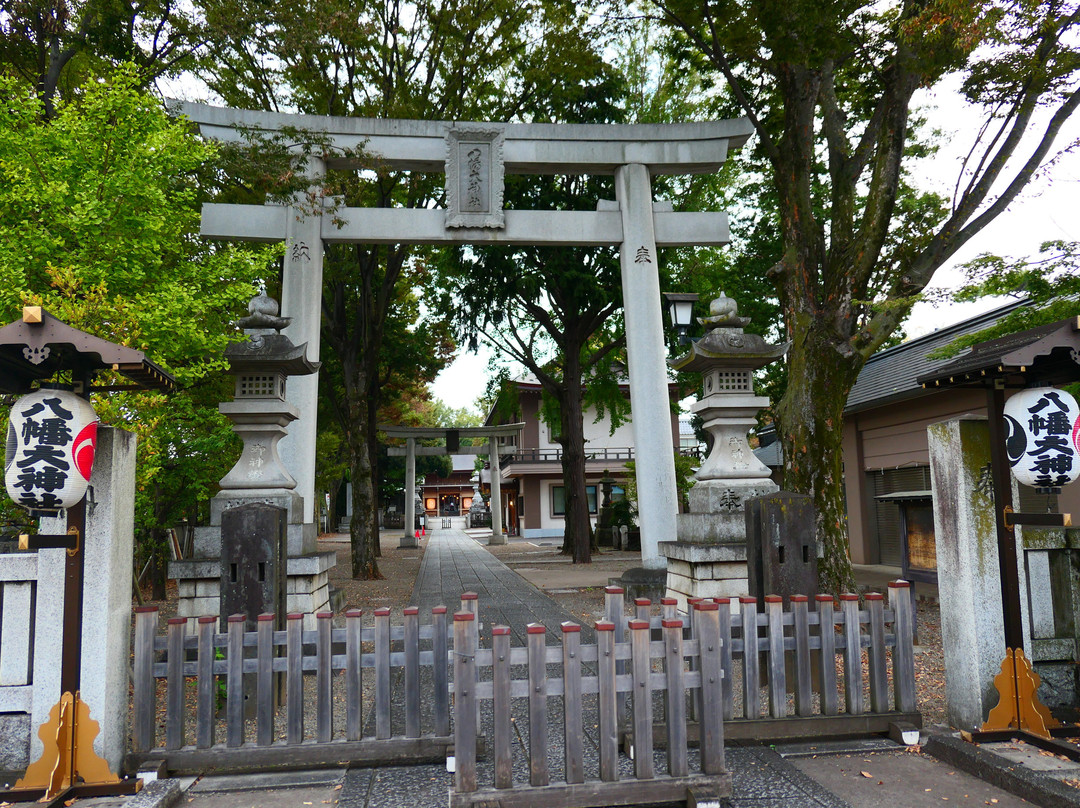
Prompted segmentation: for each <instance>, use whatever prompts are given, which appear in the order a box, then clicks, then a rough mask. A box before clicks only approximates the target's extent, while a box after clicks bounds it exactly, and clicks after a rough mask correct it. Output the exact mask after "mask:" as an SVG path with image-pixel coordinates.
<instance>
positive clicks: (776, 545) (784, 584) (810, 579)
mask: <svg viewBox="0 0 1080 808" xmlns="http://www.w3.org/2000/svg"><path fill="white" fill-rule="evenodd" d="M745 507H746V559H747V578H748V586H749V589H750V594H751V595H752V596H753V597H756V598H757V599H758V600H759V601H760V600H761V599H762V598H763V597H765V596H766V595H780V596H782V597H784V598H789V597H791V596H792V595H806V596H807V597H809V598H811V599H813V597H814V595H816V594H817V593H818V569H817V563H818V562H817V539H816V538H815V536H814V505H813V500H811V498H810V497H808V496H806V495H804V494H792V493H790V492H788V491H778V492H776V493H775V494H767V495H765V496H762V497H752V498H750V499H748V500H746V504H745Z"/></svg>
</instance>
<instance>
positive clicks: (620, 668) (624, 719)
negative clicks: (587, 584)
mask: <svg viewBox="0 0 1080 808" xmlns="http://www.w3.org/2000/svg"><path fill="white" fill-rule="evenodd" d="M625 594H626V592H625V590H624V589H623V588H622V587H621V586H608V587H605V588H604V620H606V621H608V622H610V623H611V624H612V625H613V626H615V637H614V643H615V645H619V644H621V643H624V642H626V604H625V601H624V597H625ZM612 653H614V652H612ZM625 673H626V662H625V661H624V660H617V661H616V662H615V675H616V676H622V675H623V674H625ZM615 705H616V710H617V712H618V720H619V726H620V727H625V726H627V724H628V723H629V711H628V708H627V699H626V697H625V696H623V697H619V696H618V695H616V697H615Z"/></svg>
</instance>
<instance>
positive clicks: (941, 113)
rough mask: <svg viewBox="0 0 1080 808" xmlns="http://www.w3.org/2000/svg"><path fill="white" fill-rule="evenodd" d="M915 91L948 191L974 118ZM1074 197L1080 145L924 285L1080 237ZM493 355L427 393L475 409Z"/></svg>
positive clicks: (934, 164) (1079, 182)
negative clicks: (973, 263)
mask: <svg viewBox="0 0 1080 808" xmlns="http://www.w3.org/2000/svg"><path fill="white" fill-rule="evenodd" d="M920 93H921V94H920V96H919V97H918V98H917V103H918V104H919V105H920V106H922V107H923V108H924V110H925V113H926V115H927V119H928V122H929V123H930V124H931V125H933V126H936V127H938V128H939V129H940V131H941V144H942V145H941V146H940V148H939V151H938V153H937V154H936V155H935V156H933V157H932V158H929V159H927V160H924V161H923V164H922V165H921V166H920V167H919V169H918V171H917V172H916V176H917V177H918V182H919V184H920V187H923V188H925V189H928V190H937V191H939V192H941V193H943V194H945V195H946V196H951V191H952V184H953V183H954V182H955V181H956V177H957V175H958V173H959V171H960V166H961V161H962V159H963V157H964V154H965V152H966V150H967V149H968V148H969V147H970V144H971V141H972V138H973V136H974V133H973V132H972V131H971V130H970V126H971V122H972V121H977V120H978V118H977V117H975V114H976V113H973V111H972V110H971V109H969V108H967V107H966V105H965V103H964V101H963V99H961V98H960V96H959V95H958V94H957V92H956V90H955V86H944V87H942V88H939V89H936V90H934V91H920ZM1077 140H1080V121H1075V120H1074V121H1072V122H1071V123H1070V124H1069V125H1068V126H1067V127H1066V128H1065V129H1063V131H1062V133H1061V134H1060V135H1059V136H1058V139H1057V141H1056V144H1055V145H1056V146H1057V147H1059V148H1060V147H1064V146H1065V145H1066V144H1068V143H1069V142H1075V141H1077ZM1078 198H1080V149H1078V150H1077V152H1074V153H1071V154H1067V155H1065V156H1064V157H1062V158H1061V159H1060V160H1059V161H1058V162H1057V163H1056V164H1055V165H1054V167H1053V169H1052V170H1051V171H1049V172H1047V173H1046V175H1045V176H1041V177H1040V178H1038V179H1037V180H1036V181H1034V182H1033V183H1031V184H1030V185H1029V187H1028V188H1027V189H1025V190H1024V192H1023V193H1022V194H1021V195H1020V197H1019V198H1018V199H1017V200H1016V201H1014V202H1013V204H1012V205H1011V206H1010V207H1009V208H1008V209H1007V210H1006V211H1005V212H1004V213H1002V214H1001V215H1000V216H999V217H998V218H997V219H995V220H994V221H993V222H992V223H991V224H990V225H989V226H988V227H986V228H985V229H984V230H983V231H982V232H981V233H979V234H978V235H977V236H975V237H974V238H973V239H972V240H971V241H970V242H968V243H967V244H966V245H965V246H964V247H963V248H962V249H961V250H960V251H958V253H957V254H956V256H955V257H954V258H953V259H952V260H951V261H950V262H949V263H948V264H947V265H945V266H943V267H942V268H941V269H939V270H938V272H937V273H936V274H935V276H934V280H933V281H932V282H931V284H930V286H929V287H928V290H936V289H950V288H953V287H955V286H956V285H958V284H959V283H960V282H961V281H962V280H963V273H962V272H961V271H960V270H959V265H960V264H962V263H964V262H966V261H970V260H972V259H973V258H976V257H977V256H979V255H981V254H982V253H993V254H997V255H1002V256H1007V257H1011V258H1022V257H1025V256H1032V255H1035V254H1036V253H1037V252H1038V249H1039V246H1040V245H1041V244H1042V243H1043V242H1045V241H1051V240H1055V239H1062V240H1065V241H1080V216H1078V215H1077V213H1078V207H1080V206H1078ZM1005 302H1007V301H1005V300H1003V299H1001V298H987V299H984V300H980V301H976V302H973V303H965V304H957V303H950V304H939V305H933V304H930V303H918V304H916V305H915V307H914V308H913V310H912V313H911V316H910V317H909V318H908V320H907V323H906V324H905V330H906V332H907V336H908V337H909V338H914V337H919V336H923V335H924V334H928V333H930V332H932V331H934V330H935V329H937V328H943V327H946V326H949V325H952V324H954V323H957V322H960V321H961V320H964V319H967V318H969V317H974V316H975V315H977V314H981V313H982V312H984V311H988V310H990V309H993V308H996V307H997V306H1000V305H1003V304H1004V303H1005ZM493 360H494V357H493V355H492V354H491V353H490V352H483V351H482V352H481V353H478V354H466V353H462V354H460V355H459V356H458V358H457V359H456V360H455V361H454V362H453V363H451V364H450V365H449V366H448V367H447V368H446V369H445V370H443V372H442V373H440V374H439V375H438V377H436V379H435V381H434V383H433V384H432V394H433V395H434V396H436V397H437V398H440V399H442V400H443V401H444V402H445V403H446V404H448V405H449V406H451V407H453V408H463V407H468V408H474V407H473V405H474V403H475V401H476V398H477V397H478V396H479V395H481V394H482V393H483V392H484V387H485V383H486V379H487V377H488V376H489V375H491V373H492V372H493V365H492V363H493Z"/></svg>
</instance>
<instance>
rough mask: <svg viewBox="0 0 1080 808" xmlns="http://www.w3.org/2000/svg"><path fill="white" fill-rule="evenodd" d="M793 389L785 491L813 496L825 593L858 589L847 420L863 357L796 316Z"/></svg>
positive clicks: (787, 401)
mask: <svg viewBox="0 0 1080 808" xmlns="http://www.w3.org/2000/svg"><path fill="white" fill-rule="evenodd" d="M791 318H792V319H791V321H790V322H789V333H790V334H791V335H793V336H794V337H795V342H794V343H793V344H792V346H791V349H790V351H789V352H788V357H787V358H788V385H787V391H786V392H785V394H784V397H783V398H782V399H781V400H780V403H779V404H778V405H777V407H776V412H777V416H778V418H779V421H780V438H781V440H782V442H783V447H784V457H785V461H786V462H785V465H786V471H785V477H784V488H785V489H788V490H791V491H797V492H799V493H801V494H808V495H810V496H811V497H812V498H813V502H814V508H815V510H816V519H817V524H816V527H817V537H818V541H819V542H822V543H823V544H824V556H823V558H822V559H821V561H820V562H819V564H818V572H819V576H820V581H821V587H822V590H823V591H825V592H832V593H842V592H850V591H852V590H853V589H854V585H855V582H854V578H853V576H852V571H851V557H850V554H849V547H848V535H847V517H846V515H845V506H844V476H843V467H844V463H843V434H844V433H843V418H844V404H845V403H846V402H847V394H848V392H849V391H850V390H851V386H852V385H853V384H854V383H855V378H856V377H857V376H858V374H859V370H860V369H861V368H862V365H863V359H862V357H861V355H859V354H858V353H857V352H855V351H853V350H851V349H850V348H846V346H847V342H846V341H845V340H843V339H842V338H837V337H835V336H834V335H833V334H831V333H830V329H829V328H828V327H827V325H825V324H823V323H821V322H820V321H814V319H813V318H812V316H811V315H810V314H807V313H805V312H799V313H796V314H794V315H791Z"/></svg>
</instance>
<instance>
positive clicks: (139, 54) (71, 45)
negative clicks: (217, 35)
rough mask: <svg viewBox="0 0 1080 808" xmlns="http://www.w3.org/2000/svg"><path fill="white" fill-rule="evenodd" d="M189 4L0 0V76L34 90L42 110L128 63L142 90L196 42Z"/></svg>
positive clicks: (169, 71) (173, 69)
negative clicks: (95, 75)
mask: <svg viewBox="0 0 1080 808" xmlns="http://www.w3.org/2000/svg"><path fill="white" fill-rule="evenodd" d="M191 12H192V9H191V6H190V5H189V4H186V3H173V2H170V0H139V1H138V2H122V0H0V75H5V76H8V77H10V78H15V79H18V80H19V81H20V82H21V83H22V84H23V85H24V86H29V87H33V88H35V92H36V93H37V96H38V100H39V101H41V108H40V113H41V114H43V115H44V116H45V117H48V118H51V117H52V116H53V115H54V113H55V104H56V101H57V100H58V98H59V99H63V100H68V101H70V100H72V99H74V98H75V97H76V96H77V95H78V93H79V90H80V87H81V86H82V85H83V84H84V83H85V82H86V81H87V79H88V77H90V76H91V75H93V74H95V73H100V74H103V75H104V74H108V73H109V72H110V71H111V70H112V69H114V68H116V67H117V66H119V65H128V66H129V68H130V70H131V71H132V73H131V75H132V76H133V77H135V78H136V79H137V82H138V85H139V86H140V87H141V88H145V87H148V86H149V85H150V84H151V83H153V82H154V81H155V80H156V79H158V78H160V77H162V76H167V75H175V74H176V73H177V72H178V71H179V70H180V68H181V67H182V66H183V64H184V62H185V60H186V57H187V56H189V55H190V54H191V52H192V51H193V50H194V49H195V48H197V47H198V45H199V42H200V36H201V34H200V31H199V24H198V23H197V21H196V20H195V17H194V15H193V14H192V13H191Z"/></svg>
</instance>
